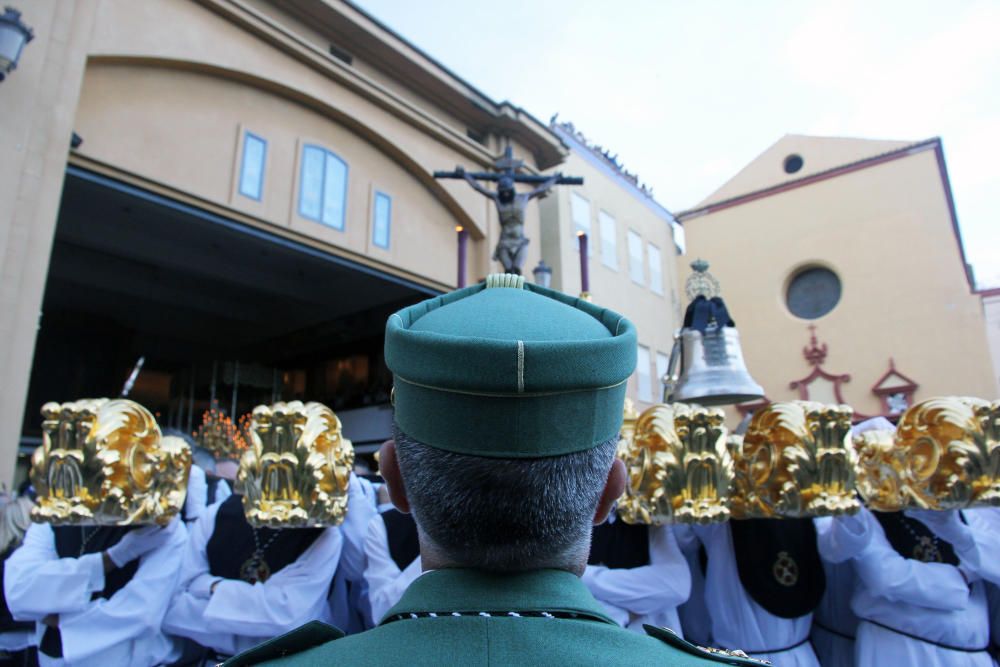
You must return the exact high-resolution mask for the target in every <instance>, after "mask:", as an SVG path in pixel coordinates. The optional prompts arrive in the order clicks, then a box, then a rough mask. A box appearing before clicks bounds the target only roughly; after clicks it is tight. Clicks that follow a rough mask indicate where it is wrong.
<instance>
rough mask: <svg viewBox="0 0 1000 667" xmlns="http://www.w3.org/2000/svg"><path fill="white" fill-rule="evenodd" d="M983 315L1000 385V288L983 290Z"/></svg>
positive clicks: (994, 370)
mask: <svg viewBox="0 0 1000 667" xmlns="http://www.w3.org/2000/svg"><path fill="white" fill-rule="evenodd" d="M979 296H980V297H981V298H982V300H983V314H984V315H985V317H986V339H987V341H989V345H990V354H991V355H992V356H993V377H994V378H995V379H996V381H997V384H998V385H1000V288H993V289H987V290H982V291H980V292H979Z"/></svg>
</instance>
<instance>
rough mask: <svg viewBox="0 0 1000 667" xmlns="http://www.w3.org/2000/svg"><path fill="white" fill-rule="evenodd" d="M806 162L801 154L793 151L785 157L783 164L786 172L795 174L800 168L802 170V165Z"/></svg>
mask: <svg viewBox="0 0 1000 667" xmlns="http://www.w3.org/2000/svg"><path fill="white" fill-rule="evenodd" d="M804 164H805V161H804V160H803V159H802V156H801V155H797V154H795V153H792V154H791V155H789V156H788V157H786V158H785V161H784V162H783V163H782V165H781V166H782V167H784V169H785V173H786V174H794V173H796V172H798V171H799V170H801V169H802V165H804Z"/></svg>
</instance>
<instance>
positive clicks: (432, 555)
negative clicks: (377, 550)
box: [420, 534, 587, 577]
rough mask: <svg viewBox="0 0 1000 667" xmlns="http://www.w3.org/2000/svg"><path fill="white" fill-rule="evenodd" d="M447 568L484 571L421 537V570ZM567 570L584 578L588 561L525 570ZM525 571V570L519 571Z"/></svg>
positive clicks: (543, 565) (545, 564)
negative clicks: (452, 556)
mask: <svg viewBox="0 0 1000 667" xmlns="http://www.w3.org/2000/svg"><path fill="white" fill-rule="evenodd" d="M446 568H459V569H473V570H479V569H482V567H481V566H479V565H477V564H476V563H466V562H463V561H461V560H458V559H455V558H451V557H450V556H448V554H446V553H444V551H443V550H442V549H440V548H439V547H438V546H437V545H435V544H434V543H432V542H430V541H429V540H427V539H426V538H425V537H424V536H423V535H422V534H421V535H420V569H421V570H423V571H424V572H429V571H431V570H443V569H446ZM544 569H553V570H566V571H567V572H572V573H573V574H575V575H576V576H578V577H582V576H583V571H584V570H585V569H587V560H586V557H584V559H583V560H581V561H580V562H578V563H573V564H572V565H567V564H561V565H560V564H555V563H540V564H539V565H538V567H535V568H525V570H544ZM518 571H524V570H518Z"/></svg>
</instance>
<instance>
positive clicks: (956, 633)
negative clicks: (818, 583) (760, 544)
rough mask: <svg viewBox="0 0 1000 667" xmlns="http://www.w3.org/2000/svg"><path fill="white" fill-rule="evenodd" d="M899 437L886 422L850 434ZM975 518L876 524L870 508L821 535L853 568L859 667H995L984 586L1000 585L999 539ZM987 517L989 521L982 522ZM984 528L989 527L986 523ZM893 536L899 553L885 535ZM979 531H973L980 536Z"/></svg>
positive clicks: (950, 515) (897, 516) (952, 515)
mask: <svg viewBox="0 0 1000 667" xmlns="http://www.w3.org/2000/svg"><path fill="white" fill-rule="evenodd" d="M873 428H876V429H887V430H894V427H893V426H892V424H891V423H889V422H888V421H886V420H885V419H882V418H876V419H873V420H869V421H866V422H862V423H861V424H859V425H857V426H856V427H854V429H852V433H855V434H857V433H861V432H864V431H866V430H869V429H873ZM975 512H976V511H975V510H970V511H968V512H966V513H964V514H965V515H966V516H967V517H970V518H971V520H970V519H967V518H966V516H963V513H961V512H958V511H943V512H933V511H917V510H907V511H906V512H903V513H885V514H882V515H881V516H878V517H877V516H876V515H875V514H874V513H872V512H870V511H869V510H868V509H866V508H862V510H861V512H860V513H859V514H857V515H854V516H842V517H835V518H834V519H832V520H831V521H830V522H829V523H828V524H827V526H826V527H825V529H824V530H822V531H821V532H820V534H819V538H818V539H819V542H820V551H821V552H822V553H823V555H824V557H825V558H827V559H828V560H831V561H833V562H843V561H847V560H852V561H853V566H854V570H855V572H856V574H857V581H856V585H855V589H854V592H853V594H852V596H851V608H852V609H853V611H854V613H855V614H856V615H857V616H858V618H859V619H860V623H859V625H858V630H857V639H856V642H855V663H856V664H857V665H858V667H870V666H874V665H882V664H919V665H927V667H944V666H945V665H949V666H950V665H958V666H969V667H991V666H992V665H993V660H992V658H990V656H989V654H988V652H987V650H986V649H987V648H988V643H989V615H988V610H987V604H986V592H985V584H984V583H983V578H987V579H993V580H996V579H1000V563H998V562H997V557H996V554H997V553H998V551H997V549H998V542H997V540H998V539H1000V535H997V534H996V531H995V530H989V529H986V528H987V527H980V526H977V521H978V517H976V514H975ZM983 516H984V517H985V515H983ZM984 523H985V521H984ZM887 526H888V527H890V528H892V531H893V534H894V535H896V536H897V537H896V538H894V539H896V540H897V542H898V545H899V548H904V547H903V545H904V542H905V543H906V544H907V546H906V548H905V549H907V550H908V551H907V552H906V553H901V552H900V551H899V550H898V549H897V547H894V546H893V544H892V543H891V541H890V538H889V537H888V536H887V533H886V530H887V528H886V527H887ZM974 528H975V529H974Z"/></svg>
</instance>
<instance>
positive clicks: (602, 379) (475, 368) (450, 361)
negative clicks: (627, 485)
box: [385, 274, 636, 458]
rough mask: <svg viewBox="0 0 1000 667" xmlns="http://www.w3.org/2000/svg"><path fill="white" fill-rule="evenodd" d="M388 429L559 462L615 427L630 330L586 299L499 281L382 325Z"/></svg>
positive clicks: (454, 446) (480, 450) (453, 445)
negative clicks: (390, 401) (391, 405)
mask: <svg viewBox="0 0 1000 667" xmlns="http://www.w3.org/2000/svg"><path fill="white" fill-rule="evenodd" d="M385 361H386V364H387V365H388V367H389V369H390V370H391V371H392V373H393V376H394V389H393V393H394V402H395V406H396V414H395V417H396V423H397V424H398V425H399V428H400V429H401V430H402V431H403V432H404V433H406V434H407V435H409V436H410V437H412V438H414V439H416V440H419V441H420V442H423V443H426V444H427V445H430V446H433V447H436V448H439V449H445V450H448V451H451V452H457V453H461V454H474V455H478V456H494V457H505V458H518V457H543V456H558V455H561V454H569V453H572V452H577V451H582V450H586V449H590V448H592V447H595V446H596V445H598V444H600V443H601V442H604V441H606V440H608V439H610V438H612V437H613V436H615V435H616V434H617V433H618V431H619V429H620V428H621V423H622V405H623V403H624V400H625V388H626V382H627V381H628V378H629V376H630V375H631V374H632V371H633V370H634V369H635V363H636V333H635V327H634V326H633V325H632V323H631V322H629V321H628V320H627V319H625V318H624V317H623V316H621V315H619V314H618V313H615V312H612V311H610V310H608V309H606V308H601V307H599V306H596V305H594V304H592V303H590V302H588V301H584V300H583V299H578V298H575V297H571V296H567V295H565V294H562V293H560V292H557V291H554V290H549V289H545V288H543V287H538V286H536V285H532V284H530V283H525V281H524V278H523V277H521V276H514V275H510V274H496V275H491V276H489V277H488V278H487V279H486V281H485V282H483V283H480V284H478V285H473V286H471V287H467V288H464V289H460V290H457V291H455V292H451V293H449V294H444V295H442V296H438V297H434V298H432V299H428V300H426V301H422V302H420V303H418V304H416V305H414V306H410V307H409V308H404V309H403V310H401V311H399V312H398V313H394V314H393V315H392V316H390V317H389V321H388V322H387V323H386V335H385Z"/></svg>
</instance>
